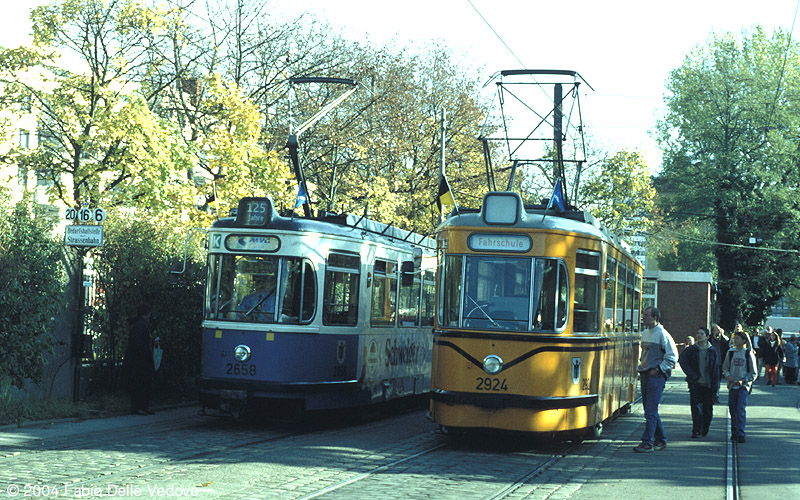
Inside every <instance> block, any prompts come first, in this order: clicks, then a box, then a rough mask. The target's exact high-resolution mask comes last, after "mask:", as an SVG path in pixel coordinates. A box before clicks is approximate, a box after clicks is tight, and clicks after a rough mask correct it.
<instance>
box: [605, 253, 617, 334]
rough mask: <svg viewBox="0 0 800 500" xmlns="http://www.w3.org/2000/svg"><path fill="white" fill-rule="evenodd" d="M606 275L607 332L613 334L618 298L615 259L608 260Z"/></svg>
mask: <svg viewBox="0 0 800 500" xmlns="http://www.w3.org/2000/svg"><path fill="white" fill-rule="evenodd" d="M606 273H608V281H607V284H608V286H607V287H606V311H605V312H606V316H605V331H606V332H613V331H614V318H615V316H616V312H615V310H614V301H615V298H616V296H617V288H616V287H617V261H616V260H614V258H613V257H609V258H608V259H607V260H606Z"/></svg>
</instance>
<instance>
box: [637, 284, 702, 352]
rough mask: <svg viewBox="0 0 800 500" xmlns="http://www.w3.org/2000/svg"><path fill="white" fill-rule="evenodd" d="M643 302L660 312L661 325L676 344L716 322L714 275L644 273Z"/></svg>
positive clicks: (645, 305) (644, 304)
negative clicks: (699, 329) (712, 276)
mask: <svg viewBox="0 0 800 500" xmlns="http://www.w3.org/2000/svg"><path fill="white" fill-rule="evenodd" d="M642 299H643V306H644V307H648V306H653V305H654V306H656V307H657V308H658V309H659V310H660V311H661V324H663V325H664V328H666V329H667V330H668V331H669V332H670V333H671V334H672V338H674V339H675V343H676V344H683V343H684V342H686V337H687V336H689V335H691V336H694V334H695V332H697V329H698V328H699V327H701V326H705V327H706V328H710V326H711V323H712V322H714V321H715V314H714V306H715V302H714V294H713V280H712V278H711V273H690V272H680V271H645V273H644V288H643V290H642Z"/></svg>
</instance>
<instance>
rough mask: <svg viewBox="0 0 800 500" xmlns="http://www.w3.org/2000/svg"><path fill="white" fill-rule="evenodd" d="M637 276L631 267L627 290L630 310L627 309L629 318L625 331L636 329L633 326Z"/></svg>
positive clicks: (626, 321)
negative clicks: (634, 289)
mask: <svg viewBox="0 0 800 500" xmlns="http://www.w3.org/2000/svg"><path fill="white" fill-rule="evenodd" d="M635 276H636V275H635V274H634V273H633V270H632V269H629V270H628V280H627V282H626V292H627V294H628V296H627V306H628V310H627V311H626V312H627V318H626V320H625V331H626V332H632V331H634V327H633V309H634V305H633V304H634V301H633V298H634V291H633V288H634V280H635Z"/></svg>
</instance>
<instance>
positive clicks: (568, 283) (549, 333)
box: [430, 191, 642, 437]
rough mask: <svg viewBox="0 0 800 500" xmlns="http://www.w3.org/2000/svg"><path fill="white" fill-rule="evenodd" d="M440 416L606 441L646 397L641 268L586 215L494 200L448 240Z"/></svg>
mask: <svg viewBox="0 0 800 500" xmlns="http://www.w3.org/2000/svg"><path fill="white" fill-rule="evenodd" d="M436 240H437V249H438V258H439V268H438V271H439V272H438V286H437V291H438V292H437V315H436V323H435V329H434V347H433V362H432V378H431V382H432V387H431V389H432V392H431V405H430V409H431V416H432V418H433V420H434V421H435V422H437V423H439V424H440V425H442V426H444V427H445V428H447V429H448V430H459V429H461V430H464V429H476V428H480V429H497V430H507V431H521V432H532V433H547V434H550V435H565V434H570V435H578V436H584V437H585V436H592V435H598V434H599V432H600V431H601V430H602V424H603V422H604V421H606V420H608V419H609V418H611V417H612V416H614V415H615V414H617V413H619V412H623V413H624V412H625V411H627V409H628V408H629V406H630V404H631V403H632V401H633V399H634V396H635V393H636V364H637V360H638V356H639V343H640V331H639V324H640V308H641V306H640V305H641V289H642V266H641V264H640V263H639V262H638V261H637V260H636V259H635V258H634V257H633V256H632V255H631V253H630V251H629V250H628V248H627V245H626V244H625V243H624V242H622V241H621V240H620V239H619V238H617V237H615V236H613V235H612V234H610V233H608V232H607V231H605V230H604V229H603V228H602V227H601V226H600V224H599V223H598V222H597V221H596V220H595V219H594V218H593V217H592V216H591V214H589V213H587V212H584V211H575V210H567V211H556V210H548V209H547V207H546V206H545V205H537V206H525V205H524V204H523V202H522V199H521V197H520V196H519V194H517V193H514V192H505V191H499V192H498V191H494V192H489V193H488V194H486V195H485V197H484V199H483V202H482V206H481V208H480V210H464V209H461V210H459V212H458V213H457V214H453V215H451V216H450V217H449V218H447V219H446V220H445V221H444V222H443V223H442V224H440V226H439V227H438V229H437V235H436Z"/></svg>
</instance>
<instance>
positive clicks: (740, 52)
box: [658, 27, 800, 328]
mask: <svg viewBox="0 0 800 500" xmlns="http://www.w3.org/2000/svg"><path fill="white" fill-rule="evenodd" d="M799 54H800V50H799V49H798V44H797V43H796V42H793V41H792V40H791V39H790V37H789V35H788V33H786V32H784V31H781V30H777V31H775V32H774V33H773V34H772V36H768V35H767V34H766V33H765V32H764V31H763V30H762V29H761V28H759V27H756V28H755V29H754V30H752V31H751V32H749V33H748V32H744V33H743V34H742V37H741V38H737V37H735V36H734V35H733V34H731V33H723V34H714V35H712V37H711V38H710V39H709V41H708V42H707V43H706V45H704V46H698V47H697V48H695V50H693V51H692V53H691V54H689V55H688V56H687V57H686V59H685V60H684V62H683V64H682V65H681V67H680V68H678V69H676V70H674V71H673V72H672V73H671V74H670V78H669V81H668V87H667V88H668V90H669V91H670V93H671V94H670V95H668V96H667V97H666V98H665V102H666V105H667V113H666V116H665V117H664V119H663V120H662V121H661V122H660V123H659V124H658V131H659V140H660V143H661V146H662V148H663V149H664V168H663V170H662V172H661V176H660V177H661V179H659V183H660V185H661V186H663V189H664V190H665V192H667V193H668V194H669V196H664V197H663V198H662V199H663V200H664V201H665V207H664V209H665V212H666V213H667V214H669V216H670V217H671V218H672V219H673V220H676V221H682V220H691V219H696V220H700V221H708V222H710V223H712V224H713V226H714V232H715V237H714V242H713V243H714V245H715V246H714V256H715V259H716V263H717V269H718V280H719V288H720V291H721V297H720V301H719V303H720V306H721V312H722V318H721V322H722V324H723V325H724V326H725V327H728V328H729V327H733V325H734V324H735V323H737V322H740V321H741V322H744V323H746V324H750V325H754V324H759V323H762V322H763V320H764V318H765V316H766V314H767V313H768V311H769V310H770V308H771V306H772V305H773V304H774V303H775V301H777V300H778V298H779V297H780V296H781V294H782V293H783V291H784V290H785V289H786V288H787V286H789V285H791V284H792V283H795V282H796V281H797V273H796V271H795V270H796V269H797V265H798V263H800V257H799V256H798V252H797V250H798V249H800V238H798V236H799V235H798V226H797V224H796V221H797V220H798V216H799V215H800V206H798V202H797V198H796V192H797V188H798V184H800V178H799V177H798V173H799V172H800V170H798V168H797V167H798V160H800V157H799V156H798V150H797V147H796V137H797V132H796V131H797V130H798V128H799V127H800V113H798V111H800V110H798V105H800V86H798V84H797V82H798V81H800V80H798V76H800V58H798V55H799ZM751 237H752V238H754V239H755V241H757V242H760V243H758V244H756V245H751V244H750V243H749V242H750V238H751Z"/></svg>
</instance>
